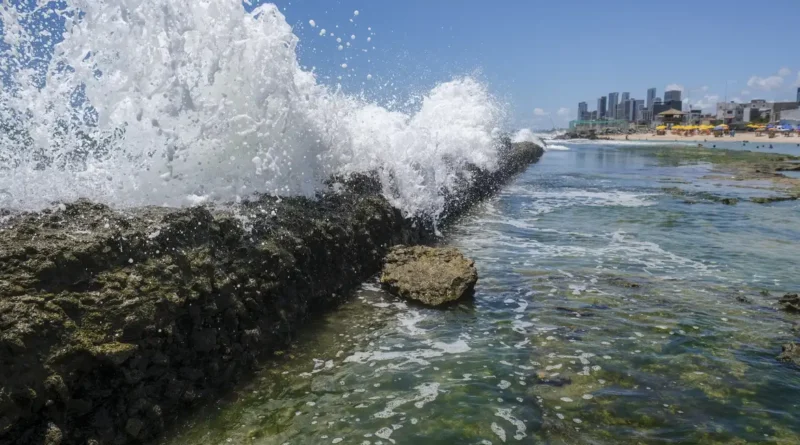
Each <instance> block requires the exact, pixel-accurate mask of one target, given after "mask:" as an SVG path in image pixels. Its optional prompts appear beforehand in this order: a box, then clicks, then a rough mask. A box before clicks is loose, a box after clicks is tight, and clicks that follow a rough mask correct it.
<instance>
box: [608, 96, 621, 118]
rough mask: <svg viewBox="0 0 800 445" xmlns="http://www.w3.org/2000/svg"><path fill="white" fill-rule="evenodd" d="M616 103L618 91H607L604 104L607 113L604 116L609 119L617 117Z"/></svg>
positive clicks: (617, 102)
mask: <svg viewBox="0 0 800 445" xmlns="http://www.w3.org/2000/svg"><path fill="white" fill-rule="evenodd" d="M617 105H619V93H608V103H607V104H606V107H607V109H608V113H606V117H608V118H609V119H616V118H617Z"/></svg>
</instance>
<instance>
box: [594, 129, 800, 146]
mask: <svg viewBox="0 0 800 445" xmlns="http://www.w3.org/2000/svg"><path fill="white" fill-rule="evenodd" d="M608 137H609V138H610V139H611V140H615V141H624V140H626V139H625V137H626V135H624V134H615V135H609V136H608ZM627 138H628V139H627V140H630V141H658V142H697V143H701V144H702V143H713V142H764V143H767V144H786V143H798V144H800V137H798V136H797V135H792V136H789V137H787V136H783V135H778V136H775V137H774V138H772V139H770V138H769V136H768V135H767V134H766V133H762V134H761V136H756V134H755V133H749V132H748V133H738V132H737V133H736V135H735V136H733V137H731V136H730V135H725V136H723V137H719V138H717V137H714V136H713V135H703V134H698V135H693V136H679V135H675V134H667V135H663V136H657V135H655V134H653V133H639V134H631V135H627Z"/></svg>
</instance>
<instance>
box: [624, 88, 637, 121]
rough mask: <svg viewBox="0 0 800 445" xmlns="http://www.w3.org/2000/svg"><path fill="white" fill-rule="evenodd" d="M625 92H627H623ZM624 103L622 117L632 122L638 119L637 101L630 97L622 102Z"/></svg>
mask: <svg viewBox="0 0 800 445" xmlns="http://www.w3.org/2000/svg"><path fill="white" fill-rule="evenodd" d="M623 94H625V93H623ZM622 104H623V105H624V108H623V111H622V119H625V120H626V121H628V122H632V121H633V120H635V119H636V101H635V100H633V99H628V100H626V101H624V102H622Z"/></svg>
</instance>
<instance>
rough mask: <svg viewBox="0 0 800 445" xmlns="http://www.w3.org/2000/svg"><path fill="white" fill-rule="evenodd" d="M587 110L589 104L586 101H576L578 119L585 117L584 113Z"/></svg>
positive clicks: (585, 113)
mask: <svg viewBox="0 0 800 445" xmlns="http://www.w3.org/2000/svg"><path fill="white" fill-rule="evenodd" d="M588 111H589V105H588V104H587V103H586V102H580V103H578V120H579V121H580V120H584V119H586V115H587V114H588Z"/></svg>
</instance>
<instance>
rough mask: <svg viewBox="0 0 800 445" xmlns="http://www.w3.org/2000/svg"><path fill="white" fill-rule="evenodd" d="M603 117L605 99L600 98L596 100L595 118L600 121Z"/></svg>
mask: <svg viewBox="0 0 800 445" xmlns="http://www.w3.org/2000/svg"><path fill="white" fill-rule="evenodd" d="M604 117H606V97H605V96H600V98H599V99H597V118H598V119H602V118H604Z"/></svg>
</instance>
